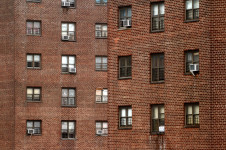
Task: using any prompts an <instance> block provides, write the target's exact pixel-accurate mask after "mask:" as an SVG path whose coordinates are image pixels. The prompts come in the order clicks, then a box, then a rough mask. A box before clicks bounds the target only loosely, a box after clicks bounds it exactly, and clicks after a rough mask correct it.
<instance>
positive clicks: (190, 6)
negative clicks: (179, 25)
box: [185, 0, 199, 21]
mask: <svg viewBox="0 0 226 150" xmlns="http://www.w3.org/2000/svg"><path fill="white" fill-rule="evenodd" d="M185 9H186V15H185V16H186V20H188V21H189V20H198V19H199V0H186V1H185Z"/></svg>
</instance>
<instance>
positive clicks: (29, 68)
mask: <svg viewBox="0 0 226 150" xmlns="http://www.w3.org/2000/svg"><path fill="white" fill-rule="evenodd" d="M27 69H28V70H41V68H31V67H27Z"/></svg>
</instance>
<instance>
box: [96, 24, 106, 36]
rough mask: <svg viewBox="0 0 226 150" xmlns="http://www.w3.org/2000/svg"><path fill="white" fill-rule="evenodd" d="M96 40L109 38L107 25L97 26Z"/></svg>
mask: <svg viewBox="0 0 226 150" xmlns="http://www.w3.org/2000/svg"><path fill="white" fill-rule="evenodd" d="M95 30H96V33H95V35H96V38H107V35H108V26H107V24H96V29H95Z"/></svg>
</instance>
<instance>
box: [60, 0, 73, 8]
mask: <svg viewBox="0 0 226 150" xmlns="http://www.w3.org/2000/svg"><path fill="white" fill-rule="evenodd" d="M61 2H62V7H71V8H74V7H75V0H61Z"/></svg>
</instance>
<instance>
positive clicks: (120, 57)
mask: <svg viewBox="0 0 226 150" xmlns="http://www.w3.org/2000/svg"><path fill="white" fill-rule="evenodd" d="M123 58H124V59H125V66H123V67H124V68H126V69H125V70H126V71H125V72H126V73H125V74H126V76H125V77H122V76H121V75H120V73H121V68H122V67H121V61H120V59H123ZM129 58H130V59H131V60H130V61H131V64H130V66H129V65H128V64H127V61H128V60H127V59H129ZM118 64H119V67H118V76H119V77H118V79H132V55H128V56H118ZM129 67H130V68H131V75H130V76H128V70H127V68H129Z"/></svg>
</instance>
